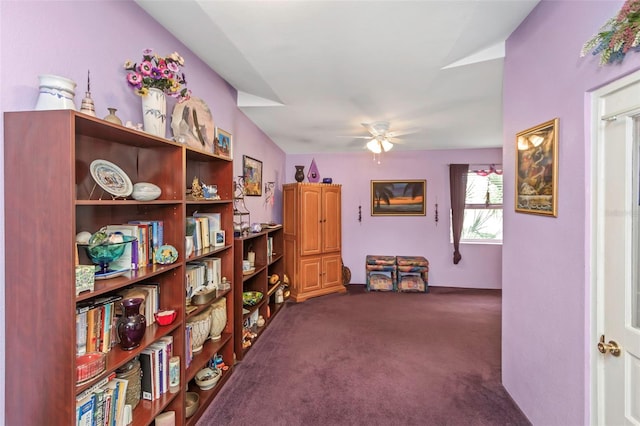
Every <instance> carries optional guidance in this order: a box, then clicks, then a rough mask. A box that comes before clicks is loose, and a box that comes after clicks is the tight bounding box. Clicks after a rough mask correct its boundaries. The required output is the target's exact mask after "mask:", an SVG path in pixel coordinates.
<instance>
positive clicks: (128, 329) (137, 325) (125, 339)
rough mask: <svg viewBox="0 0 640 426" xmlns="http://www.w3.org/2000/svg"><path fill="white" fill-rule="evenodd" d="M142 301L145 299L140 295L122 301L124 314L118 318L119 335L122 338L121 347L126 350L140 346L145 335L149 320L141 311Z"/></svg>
mask: <svg viewBox="0 0 640 426" xmlns="http://www.w3.org/2000/svg"><path fill="white" fill-rule="evenodd" d="M142 302H144V299H142V298H140V297H136V298H132V299H122V300H121V301H120V304H121V305H122V309H123V315H122V316H121V317H120V318H119V319H118V337H119V338H120V347H121V348H122V349H123V350H125V351H130V350H131V349H135V348H137V347H138V346H140V341H141V340H142V338H143V337H144V332H145V330H146V328H147V320H146V319H145V317H144V315H142V314H141V313H140V305H142Z"/></svg>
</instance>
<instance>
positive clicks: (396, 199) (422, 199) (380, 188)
mask: <svg viewBox="0 0 640 426" xmlns="http://www.w3.org/2000/svg"><path fill="white" fill-rule="evenodd" d="M426 202H427V181H426V180H424V179H423V180H372V181H371V216H424V215H425V214H426V209H425V207H426Z"/></svg>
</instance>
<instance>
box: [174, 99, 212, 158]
mask: <svg viewBox="0 0 640 426" xmlns="http://www.w3.org/2000/svg"><path fill="white" fill-rule="evenodd" d="M171 130H172V131H173V137H174V139H175V140H176V141H177V142H182V143H185V144H187V145H188V146H190V147H192V148H196V149H200V150H203V151H207V152H211V153H212V152H213V140H214V138H215V126H214V124H213V117H212V116H211V111H210V110H209V107H208V106H207V104H206V103H204V101H203V100H202V99H199V98H195V97H193V96H192V97H191V98H190V99H189V100H188V101H185V102H181V103H177V104H176V106H175V108H174V109H173V115H172V116H171Z"/></svg>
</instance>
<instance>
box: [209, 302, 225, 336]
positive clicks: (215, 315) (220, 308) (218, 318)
mask: <svg viewBox="0 0 640 426" xmlns="http://www.w3.org/2000/svg"><path fill="white" fill-rule="evenodd" d="M225 325H227V298H226V297H223V298H221V299H220V300H218V301H217V302H215V303H212V304H211V330H210V332H209V337H211V340H220V337H221V336H222V331H223V330H224V327H225Z"/></svg>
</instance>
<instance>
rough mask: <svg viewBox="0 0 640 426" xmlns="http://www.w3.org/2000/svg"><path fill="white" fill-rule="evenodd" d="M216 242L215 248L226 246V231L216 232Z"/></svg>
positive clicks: (214, 243) (214, 242)
mask: <svg viewBox="0 0 640 426" xmlns="http://www.w3.org/2000/svg"><path fill="white" fill-rule="evenodd" d="M214 237H215V238H214V240H213V246H214V247H222V246H224V231H222V230H220V231H215V235H214Z"/></svg>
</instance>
